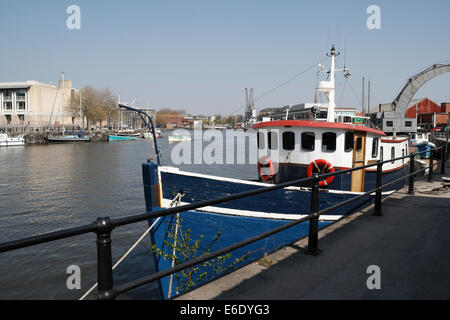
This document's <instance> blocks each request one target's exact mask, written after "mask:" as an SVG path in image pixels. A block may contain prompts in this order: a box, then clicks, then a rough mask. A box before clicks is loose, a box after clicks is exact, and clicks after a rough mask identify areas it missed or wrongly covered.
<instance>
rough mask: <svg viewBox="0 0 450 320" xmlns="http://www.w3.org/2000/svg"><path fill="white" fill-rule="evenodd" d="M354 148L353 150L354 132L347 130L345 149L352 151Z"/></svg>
mask: <svg viewBox="0 0 450 320" xmlns="http://www.w3.org/2000/svg"><path fill="white" fill-rule="evenodd" d="M352 150H353V132H346V133H345V145H344V151H345V152H350V151H352Z"/></svg>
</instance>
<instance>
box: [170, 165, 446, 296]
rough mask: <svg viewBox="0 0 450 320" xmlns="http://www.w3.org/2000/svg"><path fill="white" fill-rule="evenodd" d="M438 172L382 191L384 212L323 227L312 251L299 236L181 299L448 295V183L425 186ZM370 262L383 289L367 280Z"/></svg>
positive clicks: (361, 213)
mask: <svg viewBox="0 0 450 320" xmlns="http://www.w3.org/2000/svg"><path fill="white" fill-rule="evenodd" d="M446 168H447V169H446V170H447V173H448V172H450V163H449V162H447V167H446ZM438 172H439V171H436V172H435V176H434V182H433V183H428V182H426V177H418V178H417V180H416V193H415V195H414V196H411V195H408V193H407V190H408V189H407V188H404V189H402V190H401V191H399V192H398V193H396V194H394V195H392V196H390V197H388V198H387V199H385V200H384V201H383V216H382V217H378V216H374V215H372V213H373V206H370V207H367V208H365V209H364V210H361V211H359V212H357V213H355V214H353V215H352V216H349V217H347V218H345V219H343V220H341V221H339V222H337V223H335V224H333V225H331V226H330V227H328V228H326V229H324V230H321V231H320V233H319V237H320V238H319V239H320V240H319V248H320V249H321V250H322V251H321V252H320V254H319V255H317V256H310V255H306V254H304V253H303V248H304V247H305V246H306V244H307V241H306V239H302V240H300V241H298V242H297V243H295V244H293V245H291V246H288V247H285V248H283V249H281V250H279V251H277V252H275V253H273V254H271V255H269V256H268V257H266V258H264V259H262V260H260V261H259V262H255V263H251V264H249V265H248V266H245V267H243V268H241V269H239V270H236V271H235V272H233V273H230V274H228V275H226V276H224V277H222V278H219V279H217V280H215V281H213V282H211V283H209V284H207V285H205V286H203V287H200V288H198V289H196V290H193V291H191V292H189V293H187V294H185V295H184V296H181V297H180V298H178V299H181V300H199V299H219V300H220V299H230V300H254V299H257V300H264V299H269V300H272V299H285V300H290V299H450V290H449V288H450V276H449V274H448V270H450V250H448V248H449V247H450V232H449V230H450V210H449V208H450V191H449V189H448V188H447V191H446V192H444V193H441V194H439V193H438V192H435V193H429V192H426V190H430V189H432V188H433V186H440V185H441V175H439V174H438ZM371 265H377V266H379V267H380V269H381V278H380V279H381V289H380V290H377V289H375V290H369V289H368V288H367V284H366V283H367V281H368V278H369V277H370V276H371V274H368V273H367V268H368V267H369V266H371Z"/></svg>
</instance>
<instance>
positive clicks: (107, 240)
mask: <svg viewBox="0 0 450 320" xmlns="http://www.w3.org/2000/svg"><path fill="white" fill-rule="evenodd" d="M96 224H97V283H98V297H97V298H98V299H99V300H114V299H115V295H114V290H113V289H114V282H113V271H112V253H111V231H112V229H113V227H112V224H111V220H110V219H109V218H108V217H99V218H97V221H96Z"/></svg>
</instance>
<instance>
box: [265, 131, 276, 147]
mask: <svg viewBox="0 0 450 320" xmlns="http://www.w3.org/2000/svg"><path fill="white" fill-rule="evenodd" d="M267 140H268V146H269V149H270V150H276V149H278V133H276V132H274V131H270V132H269V134H268V135H267Z"/></svg>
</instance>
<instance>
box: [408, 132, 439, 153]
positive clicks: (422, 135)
mask: <svg viewBox="0 0 450 320" xmlns="http://www.w3.org/2000/svg"><path fill="white" fill-rule="evenodd" d="M430 135H431V134H430V133H429V132H416V133H413V134H412V135H411V139H410V142H409V145H410V147H411V148H415V149H416V150H417V151H418V152H425V151H428V152H425V153H421V154H420V156H419V157H420V158H424V159H428V158H430V154H431V152H432V150H433V149H436V145H435V144H434V143H432V142H431V141H430Z"/></svg>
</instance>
